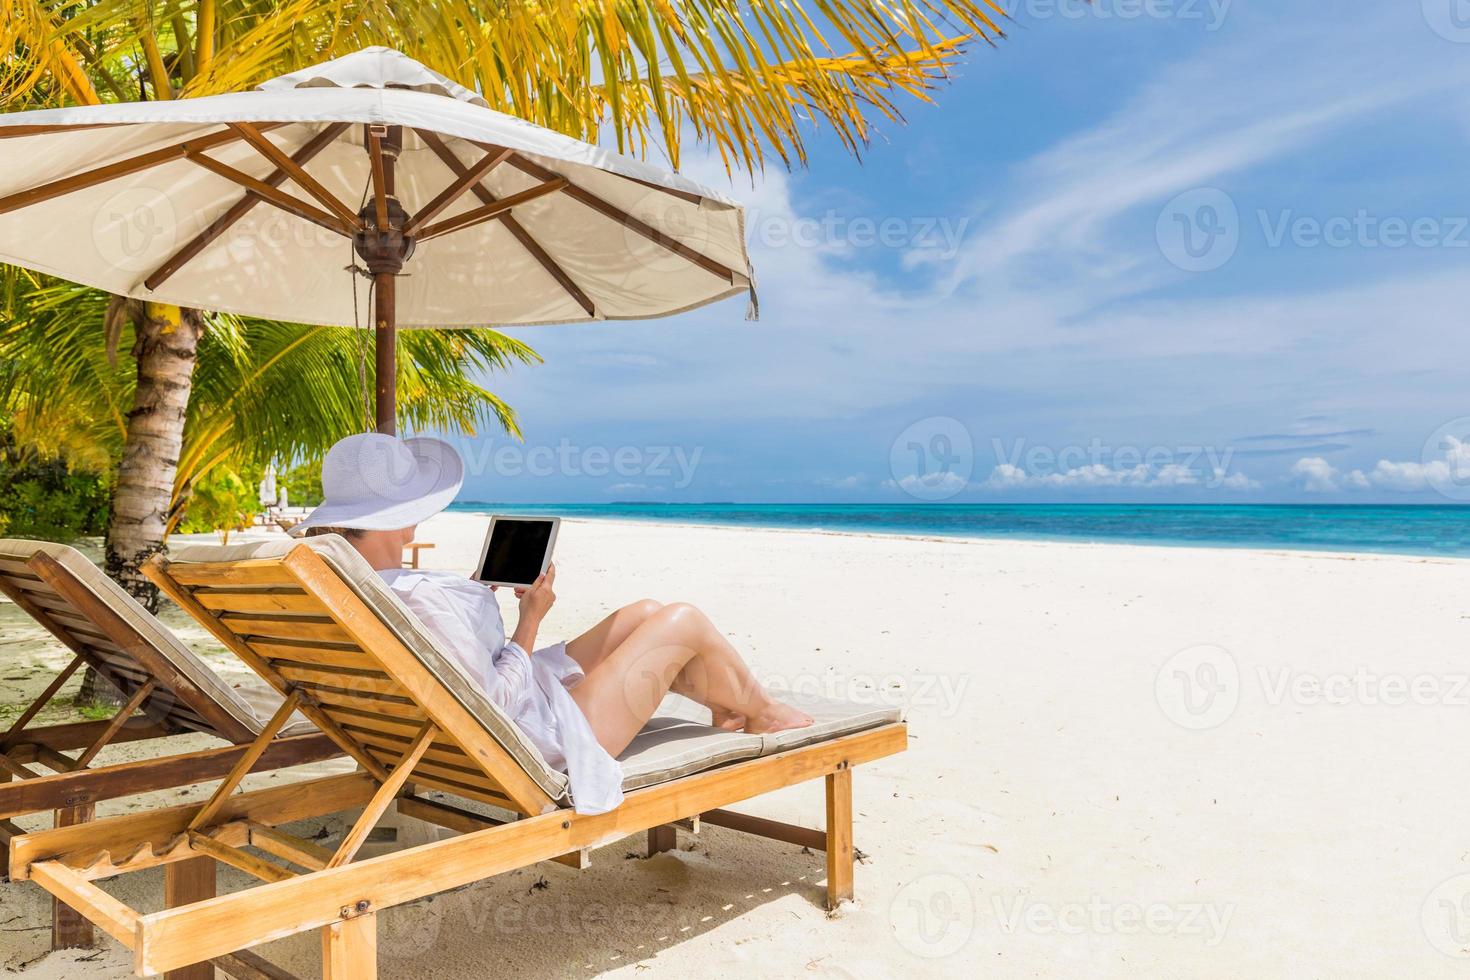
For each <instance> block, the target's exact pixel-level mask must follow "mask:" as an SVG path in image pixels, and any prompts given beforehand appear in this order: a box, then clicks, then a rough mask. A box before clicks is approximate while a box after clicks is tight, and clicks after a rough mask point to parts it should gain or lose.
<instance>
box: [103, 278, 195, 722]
mask: <svg viewBox="0 0 1470 980" xmlns="http://www.w3.org/2000/svg"><path fill="white" fill-rule="evenodd" d="M203 332H204V321H203V319H202V318H201V316H200V314H199V311H197V310H189V309H180V308H179V307H177V306H167V305H164V304H161V303H147V304H144V307H143V315H142V317H140V319H139V322H138V324H137V331H136V334H137V342H136V343H135V344H134V346H133V356H134V358H135V359H136V360H137V362H138V388H137V391H136V393H135V394H134V396H133V410H132V412H131V413H129V415H128V426H127V437H126V438H125V440H124V442H123V455H122V461H121V462H120V463H119V464H118V468H117V485H116V486H115V487H114V488H113V491H112V513H111V516H110V517H109V519H108V524H107V540H106V545H105V562H106V564H105V568H106V570H107V574H108V575H109V576H111V577H112V578H113V579H114V580H115V581H116V582H117V583H118V584H119V585H121V586H122V587H123V588H124V589H126V590H127V591H128V592H129V593H131V594H132V595H133V596H134V597H135V598H136V599H137V600H138V601H139V602H140V603H142V604H143V606H144V607H146V608H147V609H148V610H149V611H150V612H156V611H157V609H158V589H157V587H156V586H154V585H153V583H152V582H150V581H148V579H147V578H145V577H144V576H143V572H142V566H143V563H144V562H145V561H147V560H148V559H149V557H151V556H152V555H154V554H156V553H158V552H160V551H162V550H163V538H164V528H165V526H166V525H167V523H168V505H169V500H170V499H171V498H172V496H173V489H174V475H175V473H176V472H177V470H178V465H179V450H180V448H181V447H182V446H183V442H184V415H185V411H186V410H187V409H188V407H189V390H190V388H191V387H192V385H193V382H194V361H195V358H196V356H197V355H198V351H199V337H200V335H201V334H202V333H203ZM110 688H111V685H110V684H108V683H107V682H106V681H105V680H103V679H102V678H100V677H98V676H96V674H95V673H94V672H93V671H91V670H88V671H87V675H86V677H85V678H83V680H82V689H81V692H80V694H79V695H78V700H79V701H80V702H81V703H83V704H97V703H112V702H114V701H115V700H116V698H115V696H114V695H115V692H112V691H110V690H109V689H110Z"/></svg>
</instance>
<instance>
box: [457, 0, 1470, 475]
mask: <svg viewBox="0 0 1470 980" xmlns="http://www.w3.org/2000/svg"><path fill="white" fill-rule="evenodd" d="M1453 4H1460V6H1461V8H1463V9H1461V10H1459V11H1458V13H1459V14H1461V15H1462V16H1459V17H1456V16H1455V14H1456V13H1457V11H1456V10H1455V9H1452V5H1453ZM1015 18H1016V23H1015V25H1014V26H1013V28H1012V30H1011V31H1010V36H1009V38H1008V39H1007V40H1005V41H1002V42H1000V43H999V45H998V46H997V47H995V48H987V47H984V46H980V47H977V48H976V49H974V50H973V51H972V53H971V54H970V56H969V58H968V59H967V60H966V62H965V64H964V65H963V66H962V67H961V69H960V71H959V72H958V75H957V77H956V79H955V81H954V83H953V84H952V85H951V86H949V87H948V88H946V89H943V90H941V91H940V92H939V93H938V94H937V104H935V105H913V106H910V107H909V108H908V114H909V118H908V122H907V125H884V126H882V127H880V132H879V134H878V138H877V139H875V140H874V142H873V145H872V146H871V148H870V149H869V150H868V151H867V152H866V154H865V155H864V157H863V159H862V161H861V162H859V161H856V160H853V159H851V158H850V157H848V156H847V155H845V154H844V153H843V151H842V150H841V148H840V147H838V146H837V145H836V143H835V141H834V140H832V139H831V138H830V137H829V136H827V135H824V134H822V133H820V132H819V133H817V134H816V135H815V136H814V137H813V139H812V154H811V161H810V166H809V167H808V168H807V169H806V170H803V171H800V172H795V173H787V172H785V171H783V170H779V169H772V170H768V171H767V172H766V173H765V174H764V175H761V176H759V177H757V178H755V179H754V180H752V179H751V178H750V177H748V176H745V177H739V178H737V179H736V180H735V181H734V182H733V185H731V186H732V191H733V193H734V194H735V195H736V196H738V197H739V198H740V199H741V200H743V201H745V202H747V203H748V205H749V208H750V216H749V221H748V224H749V227H750V229H751V233H752V256H753V259H754V262H755V267H756V272H757V276H758V278H759V285H760V289H759V293H760V301H761V319H760V322H758V323H748V322H745V319H744V316H745V305H744V303H743V302H741V301H738V300H732V301H728V302H726V303H723V304H719V305H716V306H713V307H708V308H706V309H704V310H701V311H698V312H695V313H692V314H689V315H686V316H683V317H677V318H673V319H666V320H660V321H652V322H648V323H638V324H628V323H613V324H604V325H596V324H591V325H577V326H562V327H545V328H536V329H525V330H519V331H514V333H515V334H516V335H517V336H520V337H521V338H523V339H525V340H526V341H527V342H529V343H531V344H532V345H533V346H534V347H535V348H536V349H537V350H538V351H540V352H541V354H542V355H543V356H544V357H545V358H546V363H545V364H544V365H542V366H539V367H536V368H527V369H519V370H517V371H515V372H514V373H513V374H511V375H509V376H498V377H495V378H493V379H492V380H491V382H490V383H491V385H492V386H493V387H494V388H495V390H496V391H497V392H499V393H500V394H501V395H503V396H504V397H505V398H506V399H507V400H508V401H509V402H510V403H511V404H512V405H513V406H514V407H515V408H516V409H517V410H518V411H519V412H520V415H521V418H522V420H523V423H524V429H525V441H524V443H522V444H515V443H511V442H509V441H508V440H505V439H504V438H503V437H493V436H491V435H485V436H483V437H481V438H480V439H478V440H475V441H474V442H472V443H470V444H467V445H465V446H464V447H463V448H464V449H465V451H466V455H467V456H468V457H469V461H470V470H471V473H472V475H471V477H470V479H469V480H468V482H467V484H466V487H465V490H464V491H463V493H462V497H463V499H467V500H487V501H547V502H565V501H592V502H599V501H613V500H674V501H774V502H802V501H823V502H834V501H835V502H868V501H883V502H893V503H904V502H912V501H915V500H939V499H943V500H949V501H952V502H987V501H996V502H1015V501H1055V500H1079V501H1082V500H1096V501H1117V500H1139V501H1160V502H1169V501H1185V500H1202V501H1219V502H1231V503H1234V502H1248V501H1263V502H1264V501H1280V500H1316V501H1343V502H1370V501H1393V502H1439V503H1444V502H1451V501H1453V502H1460V501H1463V500H1466V499H1470V485H1467V482H1466V481H1465V480H1464V479H1463V478H1462V477H1463V473H1462V472H1461V468H1462V467H1464V466H1467V465H1470V449H1467V448H1466V447H1465V446H1464V445H1463V444H1462V440H1466V439H1467V438H1470V420H1467V419H1466V416H1470V379H1467V377H1466V374H1467V372H1466V370H1465V367H1466V365H1467V364H1470V329H1467V325H1466V319H1467V317H1466V310H1467V308H1470V191H1467V180H1466V173H1465V161H1466V159H1467V153H1466V151H1467V142H1470V85H1467V84H1466V83H1467V81H1470V4H1467V3H1464V0H1423V3H1422V4H1421V2H1420V0H1404V2H1400V3H1395V4H1367V3H1356V4H1351V5H1342V6H1337V7H1334V8H1333V9H1331V10H1329V9H1327V8H1324V7H1323V6H1322V5H1320V4H1308V3H1304V2H1286V3H1280V4H1264V3H1255V4H1250V5H1247V4H1245V3H1243V2H1240V0H1235V2H1233V3H1227V2H1226V0H1214V2H1211V0H1095V3H1094V4H1093V6H1092V7H1091V8H1088V7H1086V6H1085V5H1084V4H1082V3H1081V2H1080V0H1028V2H1023V3H1020V4H1019V5H1017V6H1016V7H1015ZM685 169H686V172H688V173H689V174H690V175H691V176H694V177H696V178H697V179H700V180H703V181H705V182H706V183H711V184H726V183H728V182H727V181H726V180H725V178H724V175H723V172H722V170H721V168H720V167H719V165H718V164H717V163H714V162H713V161H710V160H708V159H702V158H700V155H699V154H697V153H694V154H690V159H688V160H686V164H685ZM1457 464H1458V466H1457Z"/></svg>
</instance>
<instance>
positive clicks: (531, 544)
mask: <svg viewBox="0 0 1470 980" xmlns="http://www.w3.org/2000/svg"><path fill="white" fill-rule="evenodd" d="M551 524H552V522H551V521H538V520H506V519H504V518H501V519H499V520H497V521H496V522H495V528H494V530H493V532H492V533H491V535H490V547H488V548H486V549H485V563H484V565H482V566H481V567H480V574H479V579H480V581H482V582H511V583H515V584H517V585H530V584H531V583H532V582H534V581H536V576H538V575H540V574H541V561H542V559H543V558H545V557H546V546H547V545H548V544H549V543H550V542H551Z"/></svg>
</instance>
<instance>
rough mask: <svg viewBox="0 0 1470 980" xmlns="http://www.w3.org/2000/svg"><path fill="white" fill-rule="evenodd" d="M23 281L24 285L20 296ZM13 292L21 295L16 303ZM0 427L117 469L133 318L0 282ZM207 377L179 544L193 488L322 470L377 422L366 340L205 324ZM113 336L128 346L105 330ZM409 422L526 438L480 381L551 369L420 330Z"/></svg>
mask: <svg viewBox="0 0 1470 980" xmlns="http://www.w3.org/2000/svg"><path fill="white" fill-rule="evenodd" d="M18 280H26V282H25V284H24V286H19V284H18V282H17V281H18ZM5 285H10V286H12V287H13V288H11V289H8V290H6V289H5V288H4V286H5ZM0 293H8V296H9V298H8V299H4V298H3V297H0V363H4V364H5V365H6V367H7V368H8V370H7V371H6V372H5V374H4V375H3V376H0V415H3V416H7V417H10V418H11V419H13V420H14V436H15V438H16V440H17V442H19V443H21V444H22V445H24V446H26V447H28V448H33V449H35V450H37V451H39V452H40V453H42V454H43V455H47V456H65V457H66V458H67V459H68V460H70V461H71V462H72V463H73V464H74V465H77V466H80V467H82V468H87V469H93V470H106V469H109V468H110V467H111V466H112V465H113V462H114V461H115V460H117V459H118V458H120V457H121V456H122V454H123V451H124V447H125V444H126V441H127V438H128V435H129V428H128V424H127V418H126V412H125V406H127V405H128V404H130V403H132V401H133V400H134V395H133V391H132V388H133V387H134V385H135V384H136V378H135V375H134V372H133V371H131V370H128V369H127V368H126V367H124V366H119V365H118V364H117V358H116V353H115V349H116V348H117V347H119V346H125V345H127V344H128V343H130V342H135V341H136V336H137V332H138V328H137V325H136V320H135V318H134V317H130V316H129V315H128V313H127V311H126V310H125V309H124V310H123V312H122V314H121V316H119V312H118V311H119V308H120V307H122V306H124V305H126V306H132V305H133V304H131V303H128V304H120V303H118V302H117V301H116V300H114V299H110V298H109V297H108V295H107V294H106V293H103V292H101V291H99V290H96V289H90V288H88V287H85V286H78V285H75V284H73V283H68V282H63V281H61V280H57V279H51V278H49V277H45V276H41V275H39V274H37V273H33V272H29V271H26V270H21V269H15V268H13V267H12V268H4V270H3V272H0ZM202 319H203V321H204V326H205V329H204V330H203V332H202V334H201V337H200V341H199V364H198V367H197V369H196V370H195V371H194V372H193V374H192V376H191V383H192V385H191V386H192V395H191V397H190V399H189V402H188V405H187V408H186V410H185V420H184V425H183V427H182V429H181V433H182V435H181V439H180V443H179V453H178V456H177V460H178V463H177V467H176V475H175V477H174V482H173V484H172V485H171V486H170V487H169V488H168V494H167V497H166V498H165V499H166V500H167V507H166V508H165V509H164V514H163V523H164V525H165V527H166V530H168V531H172V530H173V529H174V527H175V526H177V524H178V520H179V517H180V515H181V513H182V511H183V508H184V507H185V506H186V505H187V503H188V493H189V488H190V487H191V486H193V485H195V484H197V483H198V482H200V481H201V480H203V479H205V478H206V477H208V476H209V475H210V474H211V473H212V472H214V471H215V470H216V468H218V467H226V468H230V469H259V468H262V467H264V466H265V465H266V464H268V463H271V462H285V461H290V460H297V459H302V458H314V457H318V456H320V455H321V454H322V453H324V452H326V450H327V448H328V447H330V446H331V445H332V443H334V442H336V441H337V440H338V439H340V438H342V437H343V436H347V435H351V434H352V433H354V432H361V431H362V430H363V428H364V425H365V421H370V420H371V417H372V408H373V406H372V402H371V392H372V390H373V384H374V378H373V357H372V352H371V350H370V349H369V346H370V337H369V335H368V334H367V332H366V331H363V330H357V329H354V328H351V327H323V326H316V325H308V324H296V323H282V322H279V321H275V320H263V319H258V318H244V317H237V316H233V315H230V314H224V313H210V314H202ZM104 321H107V322H110V323H113V324H114V325H115V326H116V329H117V331H118V333H117V334H116V335H113V336H106V335H104V333H103V332H102V331H99V330H97V329H96V327H95V324H97V323H99V322H104ZM399 344H400V346H401V348H402V350H403V354H404V369H403V371H402V372H401V373H400V376H399V385H400V390H401V404H400V406H399V407H400V410H401V412H402V415H403V418H404V421H405V422H406V423H407V424H408V425H409V426H411V427H415V428H420V429H424V428H434V429H440V430H448V431H454V432H460V433H463V434H466V435H473V434H475V433H476V431H477V430H478V429H479V428H480V427H481V426H483V425H486V424H494V425H496V426H497V427H499V428H501V429H503V430H504V431H506V432H509V433H511V434H512V435H519V433H520V425H519V422H518V420H517V418H516V414H515V412H514V411H513V410H512V409H511V408H510V406H508V405H506V404H505V402H503V401H502V400H501V399H500V398H498V397H497V396H496V395H495V394H494V393H492V392H490V391H489V390H487V389H486V388H484V387H483V386H482V385H480V384H479V383H478V382H477V381H475V380H474V379H475V378H476V377H479V376H483V375H484V374H486V373H489V372H492V371H503V370H506V369H508V368H509V367H511V366H512V365H513V364H515V363H535V362H539V360H540V358H539V357H537V355H536V353H535V352H534V351H533V350H531V348H529V347H527V346H526V345H525V344H523V343H521V342H520V341H518V340H514V339H512V338H510V337H507V336H506V335H504V334H502V333H500V332H498V331H495V330H409V331H404V333H403V334H401V335H400V337H399Z"/></svg>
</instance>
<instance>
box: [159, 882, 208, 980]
mask: <svg viewBox="0 0 1470 980" xmlns="http://www.w3.org/2000/svg"><path fill="white" fill-rule="evenodd" d="M214 892H215V866H214V858H208V857H197V858H190V859H189V860H187V861H175V862H173V863H172V864H166V865H164V869H163V904H164V906H165V907H166V908H171V909H175V908H178V907H179V906H181V905H192V904H194V903H195V902H202V901H204V900H205V899H207V898H213V897H214ZM163 976H164V980H214V966H213V965H212V964H210V963H195V964H194V965H193V966H185V967H180V968H179V969H177V970H169V971H168V972H167V973H165V974H164V975H163Z"/></svg>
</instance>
